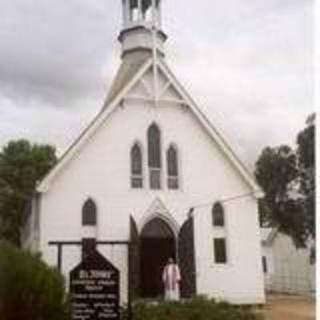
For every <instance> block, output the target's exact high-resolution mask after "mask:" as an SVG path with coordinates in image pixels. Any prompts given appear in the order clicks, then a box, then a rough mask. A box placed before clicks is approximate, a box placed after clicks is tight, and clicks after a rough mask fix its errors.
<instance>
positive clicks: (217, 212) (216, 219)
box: [212, 202, 225, 227]
mask: <svg viewBox="0 0 320 320" xmlns="http://www.w3.org/2000/svg"><path fill="white" fill-rule="evenodd" d="M212 221H213V225H214V226H215V227H224V225H225V221H224V209H223V206H222V204H221V203H220V202H217V203H215V204H214V205H213V207H212Z"/></svg>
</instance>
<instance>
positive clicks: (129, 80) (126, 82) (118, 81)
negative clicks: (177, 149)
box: [37, 58, 262, 197]
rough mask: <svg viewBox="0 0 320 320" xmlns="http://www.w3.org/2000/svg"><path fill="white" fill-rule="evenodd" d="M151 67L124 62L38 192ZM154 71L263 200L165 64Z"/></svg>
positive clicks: (160, 63)
mask: <svg viewBox="0 0 320 320" xmlns="http://www.w3.org/2000/svg"><path fill="white" fill-rule="evenodd" d="M152 66H153V60H152V58H148V59H145V60H139V61H136V62H130V63H129V62H123V64H122V66H121V67H120V69H119V71H118V74H117V76H116V78H115V81H114V82H113V85H112V87H111V89H110V92H109V95H108V97H107V100H106V103H105V105H104V107H103V108H102V110H101V112H100V113H99V114H98V115H97V116H96V118H95V119H94V120H93V121H92V122H91V123H90V124H89V126H88V127H87V128H86V129H85V130H84V131H83V132H82V134H81V135H80V136H79V138H78V139H77V140H76V141H75V142H74V143H73V144H72V145H71V147H70V148H69V149H68V150H67V151H66V153H65V154H64V155H63V157H62V158H61V160H60V161H59V162H58V164H57V165H56V166H55V167H54V168H53V169H52V170H51V172H50V173H49V174H48V175H47V176H46V177H45V178H44V179H43V180H42V182H41V183H40V184H39V185H38V188H37V190H38V191H39V192H46V191H47V190H48V189H49V187H50V184H51V182H52V181H53V179H54V178H55V177H56V176H57V175H58V173H59V172H60V170H61V169H62V168H63V167H64V166H65V164H66V163H68V162H69V161H70V160H71V159H72V158H73V157H74V156H75V155H76V154H77V153H78V152H80V150H81V148H82V147H83V145H85V144H86V143H87V142H88V141H89V140H90V138H91V137H92V135H93V134H94V133H95V132H96V130H97V129H98V128H99V127H100V126H101V125H102V124H103V123H104V122H105V121H106V120H107V118H108V116H109V115H110V114H111V113H112V112H113V111H114V110H115V108H116V107H117V106H119V104H121V101H122V100H123V99H124V98H125V97H126V95H127V94H128V92H130V90H131V89H132V88H133V87H134V86H135V85H136V84H137V83H138V81H139V80H140V79H142V77H143V75H144V74H145V73H146V72H147V71H148V70H149V69H150V68H151V67H152ZM157 67H158V68H159V69H160V70H161V71H162V73H163V74H164V75H165V76H166V77H167V79H168V81H170V84H171V85H172V86H173V88H174V89H175V90H176V91H177V92H178V94H179V95H180V96H181V98H182V101H184V103H185V105H187V106H188V107H189V108H190V109H191V111H192V112H193V114H194V115H195V116H196V117H197V119H198V120H199V121H200V123H201V124H202V126H203V127H204V128H205V129H206V130H207V132H208V133H209V135H210V136H211V137H212V139H213V140H214V141H215V142H216V143H217V145H218V146H219V148H220V149H221V151H222V152H223V153H224V154H225V155H226V157H227V158H228V159H229V161H230V163H231V164H232V165H233V166H234V168H235V169H236V170H237V171H238V172H239V174H240V175H241V176H242V178H243V179H244V181H245V182H246V183H247V184H248V185H249V187H250V189H251V190H252V193H253V195H255V196H256V197H260V196H262V192H261V190H260V188H259V187H258V185H257V184H256V182H255V180H254V179H253V177H252V176H251V174H250V173H249V171H248V170H247V168H246V167H245V166H244V164H243V163H242V162H241V161H240V159H239V158H238V157H237V156H236V154H235V153H234V152H233V151H232V149H231V147H230V146H229V145H228V144H227V142H226V141H225V140H224V138H223V137H222V135H221V134H220V133H219V132H218V130H217V129H216V128H215V127H214V126H213V125H212V124H211V123H210V121H209V120H208V119H207V117H206V116H205V115H204V114H203V113H202V111H201V110H200V109H199V108H198V106H197V105H196V103H195V102H194V101H193V100H192V98H191V97H190V95H189V94H188V93H187V91H186V90H185V89H184V88H183V86H182V85H181V84H180V83H179V81H178V80H177V79H176V77H175V76H174V74H173V72H172V71H171V70H170V68H169V67H168V65H167V64H166V62H165V61H164V60H163V59H159V60H158V64H157Z"/></svg>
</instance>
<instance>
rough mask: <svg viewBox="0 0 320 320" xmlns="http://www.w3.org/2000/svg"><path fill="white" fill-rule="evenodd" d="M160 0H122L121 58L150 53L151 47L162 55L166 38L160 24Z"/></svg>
mask: <svg viewBox="0 0 320 320" xmlns="http://www.w3.org/2000/svg"><path fill="white" fill-rule="evenodd" d="M161 1H162V0H122V6H123V26H122V31H121V32H120V35H119V41H120V43H121V45H122V58H126V57H128V56H132V55H133V56H136V55H137V54H139V55H150V54H152V50H153V48H154V47H155V48H157V53H158V54H159V55H161V56H164V43H165V41H166V39H167V36H166V34H165V33H164V32H163V31H162V26H161Z"/></svg>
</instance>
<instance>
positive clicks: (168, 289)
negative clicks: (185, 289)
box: [162, 264, 181, 301]
mask: <svg viewBox="0 0 320 320" xmlns="http://www.w3.org/2000/svg"><path fill="white" fill-rule="evenodd" d="M180 280H181V275H180V269H179V267H178V266H177V265H176V264H168V265H166V266H165V268H164V270H163V274H162V281H163V283H164V298H165V300H167V301H178V300H179V298H180V286H179V282H180Z"/></svg>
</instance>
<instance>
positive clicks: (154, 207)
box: [137, 198, 180, 239]
mask: <svg viewBox="0 0 320 320" xmlns="http://www.w3.org/2000/svg"><path fill="white" fill-rule="evenodd" d="M155 218H159V219H162V220H163V221H164V222H165V223H167V224H168V225H169V226H170V228H171V229H172V231H173V233H174V235H175V237H176V239H178V236H179V231H180V225H179V223H178V222H177V221H176V220H175V219H174V217H173V216H172V215H171V214H170V212H169V210H168V209H167V208H166V207H165V205H164V203H163V202H162V201H161V200H160V199H159V198H156V199H155V200H154V201H153V202H152V203H151V205H150V206H149V207H148V209H147V210H146V211H145V213H144V214H143V215H142V218H141V219H140V220H139V221H138V222H137V228H138V231H139V234H141V232H142V230H143V228H144V226H145V225H146V224H147V223H148V222H150V221H152V220H153V219H155Z"/></svg>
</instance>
